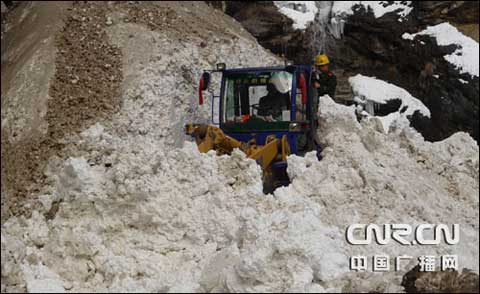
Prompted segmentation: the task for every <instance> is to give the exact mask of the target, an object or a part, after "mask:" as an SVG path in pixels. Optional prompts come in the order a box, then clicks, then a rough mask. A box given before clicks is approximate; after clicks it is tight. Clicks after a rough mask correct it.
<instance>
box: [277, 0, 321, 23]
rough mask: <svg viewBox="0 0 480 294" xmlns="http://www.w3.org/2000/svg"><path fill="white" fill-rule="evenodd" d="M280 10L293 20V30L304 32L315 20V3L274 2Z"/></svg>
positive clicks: (316, 9)
mask: <svg viewBox="0 0 480 294" xmlns="http://www.w3.org/2000/svg"><path fill="white" fill-rule="evenodd" d="M273 2H274V4H275V5H276V6H277V7H278V10H279V11H280V12H281V13H283V14H284V15H286V16H288V17H289V18H290V19H292V20H293V28H294V29H298V30H304V29H306V28H307V25H308V24H309V23H311V22H312V21H313V20H314V19H315V14H316V13H317V11H318V8H317V6H316V4H315V1H273Z"/></svg>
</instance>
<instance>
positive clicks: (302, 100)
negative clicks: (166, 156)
mask: <svg viewBox="0 0 480 294" xmlns="http://www.w3.org/2000/svg"><path fill="white" fill-rule="evenodd" d="M312 70H313V69H312V67H311V66H306V65H285V66H277V67H255V68H232V69H227V68H226V66H225V64H224V63H221V64H217V66H216V69H214V70H205V71H203V74H202V75H201V78H200V81H199V85H198V104H199V105H203V104H204V92H205V91H207V90H208V91H209V92H210V94H211V96H210V99H209V104H210V106H211V121H210V122H208V123H188V124H186V125H185V133H186V134H187V135H190V136H192V137H193V138H194V140H195V142H196V144H197V146H198V149H199V151H200V152H208V151H210V150H215V151H216V152H217V154H218V155H222V154H230V153H231V152H232V151H233V150H234V149H235V148H238V149H240V150H241V151H243V152H244V153H245V154H246V156H247V157H248V158H251V159H253V160H255V161H256V162H257V163H258V164H259V165H260V166H261V168H262V171H263V192H264V193H271V192H273V191H274V190H275V189H276V188H278V187H280V186H285V185H288V184H289V183H290V181H289V178H288V175H287V171H286V169H287V160H286V159H287V156H288V155H290V154H297V155H303V154H304V153H306V152H308V151H311V150H314V149H319V145H318V144H317V142H316V140H315V129H316V120H315V119H314V118H315V112H314V111H315V109H316V106H317V103H318V101H317V100H318V98H317V97H316V96H315V94H314V93H316V91H315V90H314V89H313V88H312V86H311V75H312ZM214 74H220V75H221V79H217V80H218V81H219V82H217V83H219V85H216V86H217V88H219V89H220V90H219V91H217V93H215V91H214V90H211V89H212V87H211V86H212V85H211V83H212V75H214ZM317 154H319V153H317Z"/></svg>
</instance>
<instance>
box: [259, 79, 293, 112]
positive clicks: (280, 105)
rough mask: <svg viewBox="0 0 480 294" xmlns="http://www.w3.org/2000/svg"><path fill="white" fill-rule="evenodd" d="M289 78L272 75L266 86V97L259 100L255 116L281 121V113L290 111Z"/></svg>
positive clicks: (290, 85) (290, 84)
mask: <svg viewBox="0 0 480 294" xmlns="http://www.w3.org/2000/svg"><path fill="white" fill-rule="evenodd" d="M291 80H292V78H291V76H288V74H287V73H285V72H278V73H274V74H273V75H272V77H271V78H270V80H269V81H268V84H267V92H268V93H267V95H265V96H263V97H261V98H260V100H259V104H258V112H257V115H259V116H262V117H265V118H266V119H267V120H274V121H282V112H283V111H284V110H290V103H291V102H290V89H291V87H292V83H291Z"/></svg>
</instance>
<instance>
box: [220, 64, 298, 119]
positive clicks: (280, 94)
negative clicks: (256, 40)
mask: <svg viewBox="0 0 480 294" xmlns="http://www.w3.org/2000/svg"><path fill="white" fill-rule="evenodd" d="M292 79H293V75H292V74H291V73H289V72H286V71H274V72H257V73H241V74H233V75H228V76H227V77H226V79H225V94H224V97H223V112H222V120H223V122H225V123H235V122H245V121H246V120H249V119H252V118H253V119H259V120H263V121H267V122H275V121H290V107H291V98H290V97H291V93H290V92H291V89H292Z"/></svg>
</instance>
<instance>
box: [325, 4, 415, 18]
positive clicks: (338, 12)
mask: <svg viewBox="0 0 480 294" xmlns="http://www.w3.org/2000/svg"><path fill="white" fill-rule="evenodd" d="M355 6H363V7H365V9H367V10H372V11H373V14H374V15H375V17H376V18H379V17H382V16H383V15H384V14H386V13H389V12H394V11H396V12H397V15H398V16H399V19H398V20H399V21H402V20H403V18H405V17H406V16H407V15H409V14H410V12H411V11H412V9H413V7H412V1H333V6H332V16H334V17H335V16H345V15H351V14H353V13H354V9H355Z"/></svg>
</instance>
